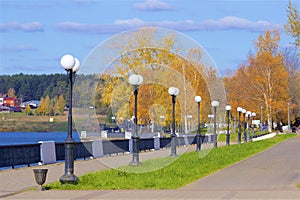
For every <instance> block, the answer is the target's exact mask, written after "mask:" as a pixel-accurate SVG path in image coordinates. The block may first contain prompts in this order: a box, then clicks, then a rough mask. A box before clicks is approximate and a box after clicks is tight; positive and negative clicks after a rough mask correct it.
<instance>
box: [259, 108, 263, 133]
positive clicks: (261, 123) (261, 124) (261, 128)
mask: <svg viewBox="0 0 300 200" xmlns="http://www.w3.org/2000/svg"><path fill="white" fill-rule="evenodd" d="M262 109H263V107H262V106H260V131H262V130H263V127H262V126H263V122H262Z"/></svg>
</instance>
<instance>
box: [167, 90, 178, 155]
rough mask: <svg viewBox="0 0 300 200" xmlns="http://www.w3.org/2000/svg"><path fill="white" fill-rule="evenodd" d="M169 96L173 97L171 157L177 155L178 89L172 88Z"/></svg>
mask: <svg viewBox="0 0 300 200" xmlns="http://www.w3.org/2000/svg"><path fill="white" fill-rule="evenodd" d="M168 92H169V94H170V95H171V96H172V134H171V155H170V156H177V155H176V134H175V103H176V96H177V95H178V94H179V89H178V88H176V87H170V88H169V90H168Z"/></svg>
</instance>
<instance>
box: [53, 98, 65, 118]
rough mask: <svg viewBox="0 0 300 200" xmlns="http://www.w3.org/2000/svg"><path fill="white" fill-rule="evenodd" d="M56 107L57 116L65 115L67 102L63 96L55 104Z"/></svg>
mask: <svg viewBox="0 0 300 200" xmlns="http://www.w3.org/2000/svg"><path fill="white" fill-rule="evenodd" d="M54 107H55V114H59V115H62V114H63V113H64V109H65V107H66V101H65V99H64V96H63V95H60V96H59V97H58V99H57V101H56V102H55V104H54Z"/></svg>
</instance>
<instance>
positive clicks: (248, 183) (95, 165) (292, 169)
mask: <svg viewBox="0 0 300 200" xmlns="http://www.w3.org/2000/svg"><path fill="white" fill-rule="evenodd" d="M208 145H209V144H207V145H205V148H209V146H208ZM190 150H194V146H192V147H190V148H180V151H181V152H183V151H190ZM169 154H170V149H166V150H162V151H156V152H145V153H141V160H145V159H150V158H152V157H156V156H160V157H163V156H168V155H169ZM299 157H300V136H299V135H298V136H297V137H294V138H291V139H289V140H287V141H285V142H282V143H280V144H278V145H276V146H274V147H272V148H270V149H268V150H266V151H264V152H262V153H260V154H257V155H255V156H252V157H250V158H248V159H246V160H244V161H241V162H239V163H236V164H234V165H232V166H230V167H228V168H225V169H223V170H220V171H218V172H216V173H214V174H211V175H209V176H207V177H205V178H202V179H200V180H198V181H195V182H193V183H191V184H188V185H186V186H184V187H182V188H180V189H177V190H96V191H53V190H52V191H35V190H30V191H28V190H27V191H22V190H24V189H26V188H28V187H32V186H36V184H35V181H34V177H33V172H32V168H23V169H18V170H8V171H5V172H0V187H1V195H2V197H3V198H5V199H143V200H145V199H300V189H298V188H297V184H298V183H300V159H299ZM130 159H131V155H123V156H113V157H104V158H100V159H95V160H90V161H79V162H76V164H75V174H76V175H80V174H84V173H86V172H88V171H96V170H99V169H105V168H109V167H113V166H114V165H120V162H116V160H119V161H120V160H122V162H124V163H123V164H124V165H127V164H128V162H129V161H130ZM44 167H46V168H48V169H49V173H48V176H47V182H52V181H56V180H58V179H59V177H60V176H61V175H62V174H63V164H55V165H47V166H44ZM174 181H176V180H174ZM20 190H21V191H22V192H19V191H20ZM13 193H14V194H13ZM11 194H13V195H11ZM5 195H7V196H5Z"/></svg>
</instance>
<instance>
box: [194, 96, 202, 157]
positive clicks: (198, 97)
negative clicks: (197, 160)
mask: <svg viewBox="0 0 300 200" xmlns="http://www.w3.org/2000/svg"><path fill="white" fill-rule="evenodd" d="M201 100H202V98H201V97H200V96H196V97H195V101H196V102H197V104H198V130H197V136H196V140H197V147H196V151H200V150H201V143H202V141H201V135H200V133H201V127H200V103H201Z"/></svg>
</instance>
